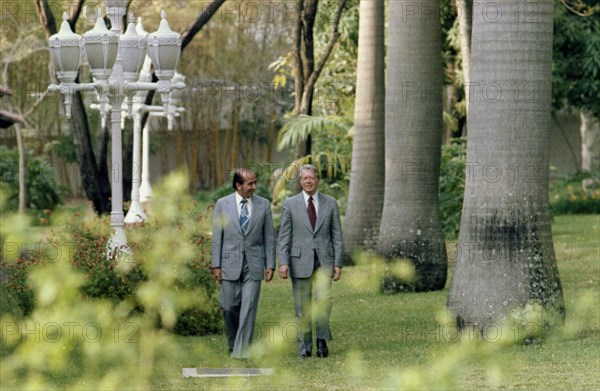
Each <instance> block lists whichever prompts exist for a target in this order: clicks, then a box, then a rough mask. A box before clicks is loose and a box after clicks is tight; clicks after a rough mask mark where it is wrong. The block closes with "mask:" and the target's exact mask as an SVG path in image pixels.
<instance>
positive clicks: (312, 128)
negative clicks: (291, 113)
mask: <svg viewBox="0 0 600 391" xmlns="http://www.w3.org/2000/svg"><path fill="white" fill-rule="evenodd" d="M347 133H348V125H347V124H345V123H344V119H343V118H337V117H314V116H310V115H305V114H301V115H298V116H296V117H293V118H292V119H290V120H289V121H288V122H287V123H286V124H285V125H284V126H283V127H282V128H281V130H280V131H279V138H278V140H277V149H278V150H280V151H281V150H283V149H286V148H293V147H294V146H295V145H297V144H299V143H302V142H305V141H306V140H307V139H308V136H310V135H315V136H316V135H325V136H329V137H335V135H338V134H347Z"/></svg>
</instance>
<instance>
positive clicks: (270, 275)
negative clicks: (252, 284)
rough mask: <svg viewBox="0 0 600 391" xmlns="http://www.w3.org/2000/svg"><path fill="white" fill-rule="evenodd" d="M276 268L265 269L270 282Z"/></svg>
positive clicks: (266, 279) (267, 279) (266, 278)
mask: <svg viewBox="0 0 600 391" xmlns="http://www.w3.org/2000/svg"><path fill="white" fill-rule="evenodd" d="M273 274H274V270H273V269H265V281H266V282H269V281H271V280H272V279H273Z"/></svg>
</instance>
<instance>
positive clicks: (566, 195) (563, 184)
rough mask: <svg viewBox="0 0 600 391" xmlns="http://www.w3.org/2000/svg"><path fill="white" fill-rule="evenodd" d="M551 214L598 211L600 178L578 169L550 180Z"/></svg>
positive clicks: (599, 206) (599, 207)
mask: <svg viewBox="0 0 600 391" xmlns="http://www.w3.org/2000/svg"><path fill="white" fill-rule="evenodd" d="M550 210H551V212H552V214H554V215H556V214H583V213H600V178H598V177H597V176H596V177H594V175H593V174H592V173H589V172H584V171H579V172H576V173H574V174H571V175H563V176H561V177H559V178H557V179H555V180H552V181H551V182H550Z"/></svg>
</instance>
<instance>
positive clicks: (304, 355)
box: [300, 352, 312, 360]
mask: <svg viewBox="0 0 600 391" xmlns="http://www.w3.org/2000/svg"><path fill="white" fill-rule="evenodd" d="M311 356H312V353H311V352H306V353H302V354H301V355H300V358H301V359H303V360H304V359H305V358H308V357H311Z"/></svg>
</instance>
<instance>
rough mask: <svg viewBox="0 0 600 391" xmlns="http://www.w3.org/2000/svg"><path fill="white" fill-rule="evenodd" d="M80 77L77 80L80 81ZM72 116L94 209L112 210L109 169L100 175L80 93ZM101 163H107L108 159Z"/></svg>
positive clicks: (77, 150) (83, 176)
mask: <svg viewBox="0 0 600 391" xmlns="http://www.w3.org/2000/svg"><path fill="white" fill-rule="evenodd" d="M78 80H79V78H78V79H77V81H76V82H78ZM72 109H73V110H72V113H71V115H72V117H71V121H70V122H69V124H70V126H71V132H72V135H73V142H74V144H75V153H76V155H77V162H78V163H79V173H80V175H81V182H82V184H83V189H84V190H85V194H86V195H87V198H88V199H89V200H90V201H92V204H93V206H94V210H95V211H96V212H97V213H99V214H102V213H108V212H110V209H111V208H110V182H109V180H108V170H106V171H105V172H106V176H101V175H100V172H101V171H100V170H99V169H98V163H96V156H95V154H94V149H93V147H92V145H93V144H92V138H91V135H90V129H89V124H88V120H87V113H86V112H85V107H84V104H83V99H82V98H81V94H80V93H76V94H75V95H74V96H73V108H72ZM99 164H106V160H104V161H102V162H100V163H99Z"/></svg>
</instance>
